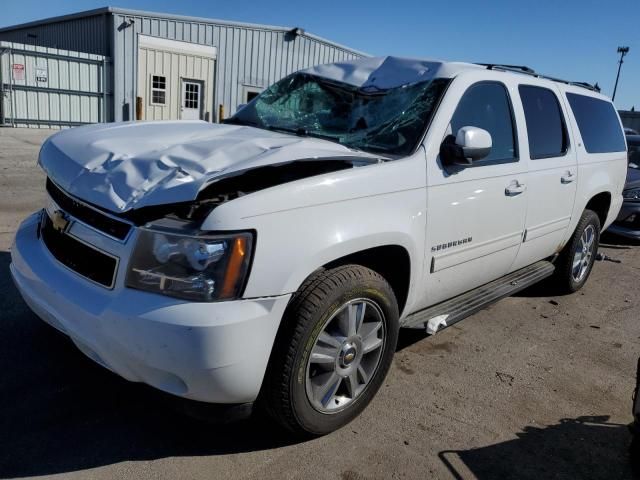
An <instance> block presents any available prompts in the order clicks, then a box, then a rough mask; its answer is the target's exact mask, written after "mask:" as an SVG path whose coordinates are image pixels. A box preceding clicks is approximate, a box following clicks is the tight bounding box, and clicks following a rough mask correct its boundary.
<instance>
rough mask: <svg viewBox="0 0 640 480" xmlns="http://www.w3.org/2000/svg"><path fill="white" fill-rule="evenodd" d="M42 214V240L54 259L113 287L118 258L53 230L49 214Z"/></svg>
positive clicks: (102, 283)
mask: <svg viewBox="0 0 640 480" xmlns="http://www.w3.org/2000/svg"><path fill="white" fill-rule="evenodd" d="M42 215H43V217H44V219H43V222H42V225H41V229H40V233H41V235H42V240H43V242H44V244H45V245H46V247H47V248H48V249H49V251H50V252H51V254H52V255H53V256H54V257H55V258H56V260H58V261H59V262H60V263H62V264H63V265H64V266H66V267H67V268H69V269H70V270H73V271H74V272H76V273H78V274H80V275H82V276H83V277H86V278H88V279H89V280H92V281H94V282H95V283H98V284H100V285H102V286H104V287H107V288H113V283H114V280H115V275H116V269H117V267H118V260H117V259H115V258H113V257H110V256H109V255H106V254H104V253H102V252H100V251H98V250H96V249H95V248H91V247H89V246H88V245H85V244H84V243H82V242H80V241H78V240H76V239H75V238H73V237H71V236H70V235H67V234H66V233H62V232H59V231H57V230H55V229H54V228H53V223H52V222H51V219H50V218H49V215H47V214H46V212H43V213H42Z"/></svg>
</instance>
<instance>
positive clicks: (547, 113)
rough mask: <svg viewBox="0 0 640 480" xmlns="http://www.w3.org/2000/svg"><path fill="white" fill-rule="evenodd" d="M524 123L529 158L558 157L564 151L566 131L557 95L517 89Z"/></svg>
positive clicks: (543, 90)
mask: <svg viewBox="0 0 640 480" xmlns="http://www.w3.org/2000/svg"><path fill="white" fill-rule="evenodd" d="M518 91H519V92H520V98H521V99H522V106H523V108H524V117H525V120H526V122H527V137H528V138H529V153H530V157H531V158H532V159H537V158H550V157H560V156H562V155H564V154H565V153H566V152H567V146H568V145H567V129H566V127H565V123H564V117H563V115H562V111H561V110H560V104H559V103H558V98H557V97H556V94H555V93H553V92H552V91H551V90H549V89H548V88H542V87H534V86H531V85H520V87H518Z"/></svg>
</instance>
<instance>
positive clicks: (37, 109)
mask: <svg viewBox="0 0 640 480" xmlns="http://www.w3.org/2000/svg"><path fill="white" fill-rule="evenodd" d="M0 52H1V53H0V99H1V100H2V101H1V102H0V103H1V106H0V124H5V125H12V126H28V127H63V126H73V125H81V124H84V123H96V122H100V121H105V120H106V119H107V118H108V115H109V113H110V112H109V111H105V105H107V103H108V102H107V101H106V100H107V99H106V96H105V91H104V84H105V82H106V81H107V77H108V74H107V73H106V72H105V71H104V69H105V68H108V63H107V62H106V57H103V56H102V55H95V54H91V53H83V52H72V51H68V50H60V49H54V48H46V47H35V46H33V45H24V44H21V43H13V42H4V41H3V42H0ZM105 65H107V66H106V67H105Z"/></svg>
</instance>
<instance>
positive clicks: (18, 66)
mask: <svg viewBox="0 0 640 480" xmlns="http://www.w3.org/2000/svg"><path fill="white" fill-rule="evenodd" d="M11 71H12V72H13V79H14V80H24V64H23V63H14V64H13V65H12V66H11Z"/></svg>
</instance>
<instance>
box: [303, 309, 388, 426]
mask: <svg viewBox="0 0 640 480" xmlns="http://www.w3.org/2000/svg"><path fill="white" fill-rule="evenodd" d="M385 341H386V328H385V323H384V314H383V313H382V310H381V309H380V307H379V306H378V305H377V304H376V303H375V302H373V301H371V300H369V299H364V298H358V299H355V300H351V301H349V302H347V303H345V304H344V305H342V307H340V308H339V309H338V310H336V312H335V313H334V314H333V315H332V316H331V317H330V318H329V319H328V320H327V321H326V322H325V324H324V326H323V327H322V330H321V332H320V334H319V335H318V337H317V338H316V340H315V343H314V345H313V348H312V349H311V353H310V355H309V359H308V360H307V367H306V379H305V390H306V393H307V399H308V400H309V402H310V403H311V405H312V406H313V408H314V409H316V410H317V411H319V412H321V413H337V412H339V411H342V410H344V409H345V408H347V407H348V406H349V405H351V404H352V403H353V402H354V401H355V400H356V399H357V398H359V397H360V396H361V395H362V393H363V392H364V391H365V390H366V388H367V386H368V385H369V384H370V382H371V380H372V379H373V377H374V376H375V374H376V371H377V369H378V366H379V365H380V361H381V359H382V352H383V350H384V345H385Z"/></svg>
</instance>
